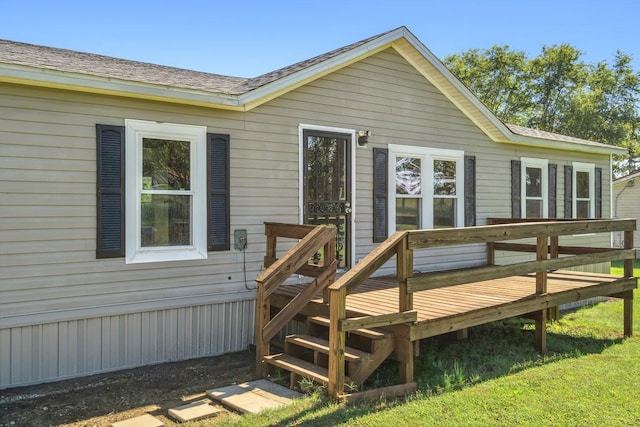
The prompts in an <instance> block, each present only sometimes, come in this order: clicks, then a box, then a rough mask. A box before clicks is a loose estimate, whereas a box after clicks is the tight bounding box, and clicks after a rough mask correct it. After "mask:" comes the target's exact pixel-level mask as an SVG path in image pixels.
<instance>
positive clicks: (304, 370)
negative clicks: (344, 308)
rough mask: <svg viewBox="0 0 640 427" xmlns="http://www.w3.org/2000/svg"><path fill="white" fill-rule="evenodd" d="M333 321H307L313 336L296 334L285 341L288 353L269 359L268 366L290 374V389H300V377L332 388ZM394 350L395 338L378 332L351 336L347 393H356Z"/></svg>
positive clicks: (347, 353) (359, 331) (313, 318)
mask: <svg viewBox="0 0 640 427" xmlns="http://www.w3.org/2000/svg"><path fill="white" fill-rule="evenodd" d="M328 326H329V319H328V318H327V317H323V316H310V317H308V318H307V330H308V331H309V332H310V334H294V335H289V336H287V337H286V338H285V347H284V353H279V354H272V355H267V356H265V357H264V358H263V361H264V363H266V364H268V365H271V366H274V367H277V368H280V369H283V370H285V371H289V372H290V387H291V388H296V386H297V381H298V379H299V378H300V377H303V378H311V379H313V380H314V381H316V382H318V383H321V384H325V385H326V384H328V382H329V373H328V370H327V365H328V354H329V341H328V336H327V335H328ZM393 350H394V338H393V335H392V334H390V333H388V332H385V331H382V330H378V329H357V330H354V331H350V332H349V333H348V336H347V346H346V347H345V350H344V358H345V362H346V363H345V365H346V373H345V384H344V389H345V391H352V390H353V388H354V385H355V386H361V385H362V383H363V382H364V381H365V380H366V379H367V378H368V377H369V376H370V375H371V374H372V373H373V372H374V371H375V370H376V369H377V368H378V366H380V364H381V363H382V362H384V360H385V359H386V358H387V357H389V355H390V354H391V353H392V352H393Z"/></svg>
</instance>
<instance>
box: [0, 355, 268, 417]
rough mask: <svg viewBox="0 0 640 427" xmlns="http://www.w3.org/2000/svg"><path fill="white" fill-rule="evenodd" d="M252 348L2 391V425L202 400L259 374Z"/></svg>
mask: <svg viewBox="0 0 640 427" xmlns="http://www.w3.org/2000/svg"><path fill="white" fill-rule="evenodd" d="M254 363H255V353H250V352H248V351H245V352H240V353H233V354H226V355H222V356H216V357H207V358H201V359H193V360H188V361H184V362H174V363H164V364H161V365H153V366H147V367H142V368H136V369H129V370H126V371H118V372H113V373H109V374H100V375H93V376H90V377H84V378H77V379H72V380H66V381H59V382H55V383H48V384H42V385H36V386H28V387H18V388H13V389H8V390H1V391H0V427H7V426H12V427H22V426H69V427H81V426H82V427H84V426H90V427H93V426H97V427H101V426H109V425H110V424H111V423H113V422H115V421H122V420H126V419H129V418H133V417H137V416H140V415H143V414H146V413H148V414H151V415H153V416H154V417H156V418H158V419H160V420H162V421H163V422H164V423H165V424H166V425H167V426H177V425H179V424H177V423H175V422H174V421H173V420H172V419H170V418H168V417H167V411H168V410H169V409H171V408H175V407H178V406H181V405H184V404H186V403H190V402H193V401H196V400H200V399H202V398H204V397H206V396H205V393H204V392H205V391H206V390H209V389H211V388H215V387H220V386H224V385H229V384H234V383H240V382H245V381H249V380H252V379H255V378H256V376H255V374H254V369H253V368H254Z"/></svg>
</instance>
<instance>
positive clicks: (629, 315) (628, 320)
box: [624, 291, 633, 337]
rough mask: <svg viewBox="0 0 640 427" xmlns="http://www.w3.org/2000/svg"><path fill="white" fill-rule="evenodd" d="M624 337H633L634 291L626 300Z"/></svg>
mask: <svg viewBox="0 0 640 427" xmlns="http://www.w3.org/2000/svg"><path fill="white" fill-rule="evenodd" d="M624 336H625V337H631V336H633V291H630V292H629V294H628V296H627V297H626V298H625V299H624Z"/></svg>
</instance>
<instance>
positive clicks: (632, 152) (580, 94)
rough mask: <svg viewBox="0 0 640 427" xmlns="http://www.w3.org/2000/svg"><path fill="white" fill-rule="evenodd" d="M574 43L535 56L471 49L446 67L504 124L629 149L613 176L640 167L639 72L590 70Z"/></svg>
mask: <svg viewBox="0 0 640 427" xmlns="http://www.w3.org/2000/svg"><path fill="white" fill-rule="evenodd" d="M581 56H582V52H581V51H579V50H577V49H576V48H574V47H573V46H571V45H569V44H562V45H559V46H558V45H554V46H550V47H548V46H544V47H543V48H542V52H541V53H540V55H538V56H537V57H535V58H527V57H526V55H525V54H524V52H519V51H513V50H511V49H510V48H509V46H494V47H492V48H491V49H486V50H479V49H470V50H468V51H465V52H463V53H461V54H456V55H450V56H448V57H446V58H445V59H444V63H445V65H447V66H448V67H449V69H450V70H451V71H452V72H453V73H454V74H455V75H456V76H457V77H458V78H459V79H460V80H461V81H462V82H463V83H465V84H466V85H467V86H468V87H469V89H470V90H471V91H472V92H473V93H474V94H475V95H476V96H478V98H480V100H482V101H483V102H484V103H485V105H486V106H487V107H488V108H489V109H490V110H491V111H492V112H493V113H494V114H496V116H498V117H499V118H500V119H501V120H503V121H505V122H507V123H512V124H516V125H520V126H527V127H531V128H534V129H539V130H544V131H548V132H554V133H560V134H565V135H570V136H573V137H576V138H582V139H588V140H591V141H598V142H602V143H605V144H611V145H616V146H619V147H624V148H626V149H627V152H628V154H627V155H625V156H618V157H617V158H616V159H615V170H616V175H618V176H619V175H623V174H626V173H629V172H631V171H633V170H635V169H637V168H638V166H640V73H638V72H635V71H634V70H633V68H632V66H631V57H630V56H629V55H626V54H624V53H622V52H620V51H618V52H616V54H615V57H614V60H613V63H612V64H609V63H608V62H606V61H601V62H598V63H596V64H588V63H585V62H583V61H582V60H581V59H580V58H581Z"/></svg>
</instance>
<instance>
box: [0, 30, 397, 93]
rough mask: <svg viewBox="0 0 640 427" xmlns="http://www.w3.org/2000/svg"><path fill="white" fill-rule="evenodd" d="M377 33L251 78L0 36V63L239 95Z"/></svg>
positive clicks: (304, 67) (345, 50) (338, 53)
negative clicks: (49, 45) (13, 39)
mask: <svg viewBox="0 0 640 427" xmlns="http://www.w3.org/2000/svg"><path fill="white" fill-rule="evenodd" d="M392 31H393V30H392ZM384 34H386V33H384ZM381 35H382V34H381ZM379 36H380V35H378V36H374V37H371V38H368V39H365V40H362V41H359V42H357V43H353V44H351V45H349V46H345V47H342V48H339V49H335V50H332V51H331V52H327V53H325V54H322V55H319V56H316V57H314V58H311V59H307V60H305V61H301V62H298V63H296V64H293V65H289V66H287V67H284V68H281V69H279V70H276V71H272V72H270V73H266V74H263V75H261V76H258V77H255V78H250V79H247V78H242V77H231V76H223V75H220V74H213V73H205V72H200V71H192V70H186V69H183V68H176V67H168V66H164V65H156V64H149V63H146V62H138V61H131V60H126V59H119V58H113V57H109V56H103V55H96V54H92V53H85V52H77V51H73V50H68V49H59V48H52V47H46V46H38V45H33V44H28V43H20V42H14V41H10V40H1V39H0V63H1V62H4V63H7V64H14V65H24V66H28V67H35V68H40V69H48V70H55V71H62V72H69V73H79V74H85V75H90V76H98V77H106V78H112V79H119V80H126V81H133V82H140V83H150V84H157V85H163V86H172V87H178V88H184V89H194V90H200V91H206V92H214V93H221V94H226V95H241V94H243V93H247V92H249V91H251V90H253V89H256V88H258V87H261V86H264V85H266V84H268V83H271V82H274V81H276V80H279V79H281V78H283V77H286V76H288V75H291V74H294V73H296V72H298V71H302V70H304V69H307V68H309V67H312V66H313V65H316V64H319V63H321V62H323V61H326V60H327V59H330V58H333V57H335V56H338V55H340V54H341V53H344V52H348V51H349V50H351V49H353V48H356V47H358V46H361V45H363V44H366V43H367V42H369V41H371V40H373V39H375V38H377V37H379Z"/></svg>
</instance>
